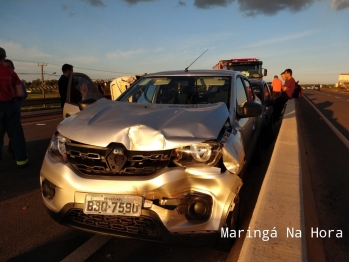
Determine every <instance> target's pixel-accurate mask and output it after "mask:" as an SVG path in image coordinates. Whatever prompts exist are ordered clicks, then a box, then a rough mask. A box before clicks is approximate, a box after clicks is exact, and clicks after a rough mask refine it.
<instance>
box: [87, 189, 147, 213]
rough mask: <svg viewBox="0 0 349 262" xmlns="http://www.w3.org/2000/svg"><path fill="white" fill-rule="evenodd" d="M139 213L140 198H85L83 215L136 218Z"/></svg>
mask: <svg viewBox="0 0 349 262" xmlns="http://www.w3.org/2000/svg"><path fill="white" fill-rule="evenodd" d="M141 212H142V197H141V196H129V195H109V194H87V195H86V197H85V204H84V213H85V214H99V215H115V216H136V217H138V216H140V215H141Z"/></svg>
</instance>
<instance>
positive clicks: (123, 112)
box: [58, 99, 229, 150]
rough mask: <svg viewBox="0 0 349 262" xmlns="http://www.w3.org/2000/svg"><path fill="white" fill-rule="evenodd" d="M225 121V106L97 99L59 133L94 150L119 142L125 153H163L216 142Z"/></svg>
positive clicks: (67, 122)
mask: <svg viewBox="0 0 349 262" xmlns="http://www.w3.org/2000/svg"><path fill="white" fill-rule="evenodd" d="M228 117H229V112H228V109H227V107H226V105H225V104H224V103H217V104H209V105H198V106H197V105H189V106H183V105H182V106H180V105H178V106H176V105H159V104H137V103H127V102H118V101H110V100H107V99H100V100H98V101H97V102H95V103H94V104H93V106H90V107H88V108H86V109H85V110H83V111H82V112H80V113H79V114H77V115H76V116H75V117H74V118H71V119H67V120H65V121H63V122H62V123H61V124H60V125H59V126H58V132H59V133H60V134H62V135H63V136H66V137H68V138H69V139H71V140H74V141H77V142H80V143H88V144H91V145H96V146H104V147H105V146H108V145H109V144H110V143H111V142H119V143H122V144H123V145H124V146H125V147H126V148H127V149H128V150H163V149H173V148H177V147H180V146H186V145H188V144H191V143H195V142H203V141H205V140H212V139H217V136H218V134H219V132H220V131H221V129H222V127H223V125H224V123H225V122H226V121H227V119H228ZM193 119H195V121H193ZM97 134H98V135H97Z"/></svg>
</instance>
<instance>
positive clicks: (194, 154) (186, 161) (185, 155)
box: [173, 141, 222, 167]
mask: <svg viewBox="0 0 349 262" xmlns="http://www.w3.org/2000/svg"><path fill="white" fill-rule="evenodd" d="M221 149H222V145H221V144H220V143H217V142H214V141H208V142H203V143H196V144H192V145H189V146H184V147H180V148H177V149H175V150H174V151H173V156H174V159H173V162H174V163H175V164H176V165H179V166H183V167H204V166H216V165H217V163H218V161H219V159H220V158H221V156H222V152H221V151H222V150H221Z"/></svg>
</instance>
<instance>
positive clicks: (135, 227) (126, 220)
mask: <svg viewBox="0 0 349 262" xmlns="http://www.w3.org/2000/svg"><path fill="white" fill-rule="evenodd" d="M65 223H66V224H68V225H72V226H76V227H81V228H86V229H90V230H91V229H92V230H95V231H97V232H108V233H111V234H113V233H115V235H126V236H130V235H133V236H134V235H137V236H138V237H140V238H142V237H143V238H148V239H149V238H151V239H154V240H158V241H159V240H162V238H161V235H160V232H159V231H158V227H157V225H156V223H155V222H154V220H153V219H152V218H150V217H145V216H140V217H125V216H105V215H86V214H85V213H84V212H83V211H82V210H81V209H72V210H70V212H69V213H68V214H67V216H66V220H65Z"/></svg>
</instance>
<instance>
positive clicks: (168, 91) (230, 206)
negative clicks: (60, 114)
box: [40, 70, 262, 248]
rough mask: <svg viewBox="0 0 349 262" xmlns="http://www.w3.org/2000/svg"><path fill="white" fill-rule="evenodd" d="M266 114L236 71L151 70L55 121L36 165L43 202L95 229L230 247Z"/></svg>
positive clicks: (63, 219) (63, 217)
mask: <svg viewBox="0 0 349 262" xmlns="http://www.w3.org/2000/svg"><path fill="white" fill-rule="evenodd" d="M261 113H262V105H261V104H260V100H259V99H258V98H257V96H256V95H255V94H254V93H253V90H252V88H251V86H250V82H249V80H248V78H247V77H246V76H244V75H243V74H241V73H239V72H236V71H226V70H196V71H194V70H193V71H190V70H189V71H184V70H183V71H171V72H160V73H155V74H149V75H146V76H144V77H142V78H141V79H140V80H139V81H137V82H136V83H134V84H133V85H132V86H131V87H130V88H128V89H127V90H126V91H125V92H124V93H122V95H121V96H120V97H119V98H117V100H116V101H111V100H107V99H105V98H102V99H99V100H98V101H96V102H95V103H93V104H91V105H90V106H88V107H87V108H86V109H84V110H83V111H81V112H80V113H79V114H75V115H72V116H71V117H69V118H67V119H65V120H64V121H62V122H61V123H60V124H59V126H58V128H57V132H56V133H55V134H54V135H53V137H52V140H51V143H50V145H49V147H48V150H47V152H46V155H45V158H44V161H43V164H42V167H41V171H40V185H41V189H42V191H41V192H42V199H43V202H44V204H45V206H46V208H47V209H48V211H49V213H50V214H51V216H52V217H53V218H54V219H55V220H56V221H58V222H59V223H62V224H65V225H68V226H72V227H74V228H77V229H81V230H86V231H89V232H95V233H100V234H108V235H113V236H121V237H130V238H137V239H145V240H151V241H165V242H174V243H180V244H183V243H188V244H194V245H200V244H204V243H206V244H207V243H211V244H215V243H216V244H217V247H218V248H223V246H227V247H228V248H230V246H231V243H232V240H233V238H231V237H229V235H230V232H231V231H230V230H236V229H237V218H238V212H239V208H238V207H239V205H238V204H239V191H240V188H241V186H242V179H241V176H242V175H243V174H244V172H245V171H246V167H247V164H248V163H249V162H250V160H251V158H252V156H253V153H254V151H255V148H256V147H255V146H256V144H257V141H258V138H259V132H260V124H261V121H260V119H261ZM222 230H224V234H225V235H226V237H222V235H221V234H222Z"/></svg>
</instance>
